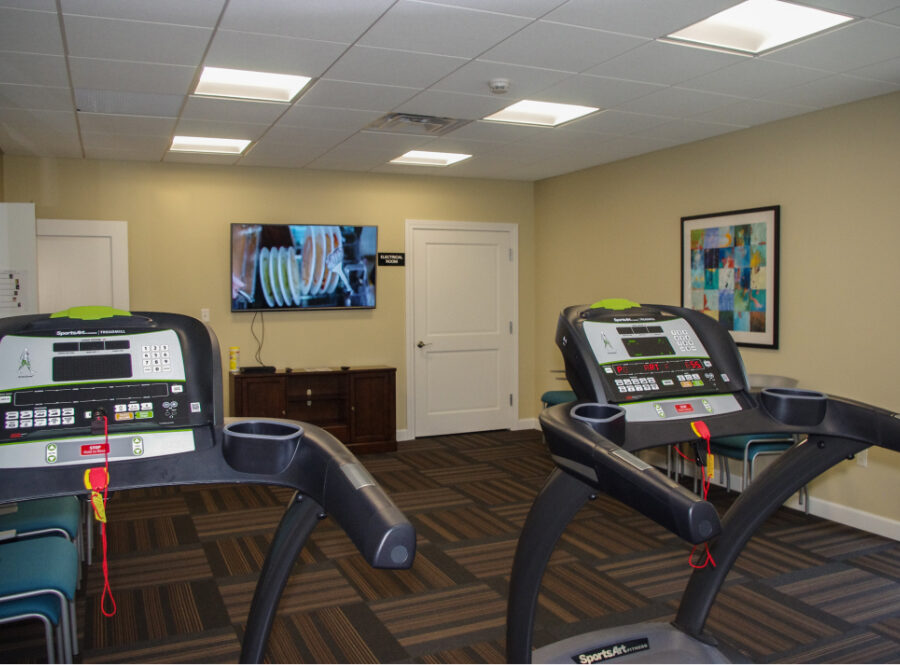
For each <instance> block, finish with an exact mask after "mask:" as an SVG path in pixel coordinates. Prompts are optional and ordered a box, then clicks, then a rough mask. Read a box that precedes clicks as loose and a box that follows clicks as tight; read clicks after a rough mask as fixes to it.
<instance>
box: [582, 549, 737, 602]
mask: <svg viewBox="0 0 900 665" xmlns="http://www.w3.org/2000/svg"><path fill="white" fill-rule="evenodd" d="M687 555H688V549H687V548H683V549H682V548H680V549H670V550H656V551H653V552H647V553H646V554H636V555H633V556H628V557H617V558H615V559H610V560H607V561H601V562H598V563H597V564H595V565H594V567H595V568H596V569H597V570H598V571H600V572H601V573H604V574H606V575H609V576H610V577H612V578H613V579H615V580H616V581H618V582H619V583H621V584H623V585H625V586H626V587H628V588H629V589H633V590H634V591H636V592H637V593H639V594H641V595H642V596H646V597H647V598H663V597H666V596H672V595H674V594H681V593H682V592H683V591H684V587H685V585H686V584H687V581H688V578H689V577H690V576H691V573H692V572H693V569H692V568H691V567H690V566H689V565H688V556H687ZM729 579H731V578H729Z"/></svg>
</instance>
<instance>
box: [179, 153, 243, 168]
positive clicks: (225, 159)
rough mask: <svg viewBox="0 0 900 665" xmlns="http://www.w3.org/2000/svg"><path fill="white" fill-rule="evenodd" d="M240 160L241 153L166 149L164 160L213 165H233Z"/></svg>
mask: <svg viewBox="0 0 900 665" xmlns="http://www.w3.org/2000/svg"><path fill="white" fill-rule="evenodd" d="M239 160H240V156H239V155H206V154H202V153H197V152H172V151H166V154H165V156H164V157H163V161H164V162H172V163H183V164H207V165H213V166H233V165H234V164H237V163H238V161H239Z"/></svg>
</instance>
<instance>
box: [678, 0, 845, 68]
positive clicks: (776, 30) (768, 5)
mask: <svg viewBox="0 0 900 665" xmlns="http://www.w3.org/2000/svg"><path fill="white" fill-rule="evenodd" d="M852 20H853V18H852V17H850V16H844V15H843V14H835V13H834V12H827V11H824V10H821V9H813V8H812V7H803V6H801V5H795V4H793V3H791V2H782V1H781V0H746V2H742V3H741V4H739V5H735V6H734V7H732V8H730V9H726V10H725V11H722V12H719V13H718V14H714V15H713V16H710V17H709V18H708V19H705V20H703V21H700V22H699V23H695V24H694V25H690V26H688V27H687V28H685V29H683V30H679V31H678V32H673V33H672V34H671V35H668V39H670V40H672V41H676V42H679V43H686V44H687V45H688V46H700V47H711V48H719V49H725V50H729V51H738V52H740V53H750V54H754V55H755V54H757V53H762V52H763V51H768V50H770V49H773V48H776V47H778V46H781V45H783V44H787V43H788V42H793V41H796V40H798V39H802V38H803V37H808V36H809V35H813V34H815V33H817V32H822V31H823V30H828V29H829V28H833V27H835V26H837V25H840V24H842V23H846V22H847V21H852Z"/></svg>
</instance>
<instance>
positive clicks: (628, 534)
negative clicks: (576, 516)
mask: <svg viewBox="0 0 900 665" xmlns="http://www.w3.org/2000/svg"><path fill="white" fill-rule="evenodd" d="M560 540H561V541H562V542H563V543H565V544H566V545H567V546H568V547H570V548H574V549H576V550H579V551H581V552H583V553H584V554H586V555H587V556H588V557H590V558H593V559H606V558H607V557H610V556H618V555H622V554H630V553H637V552H644V551H646V550H652V549H655V548H658V547H660V542H659V541H658V540H656V539H654V538H651V537H648V536H645V535H644V534H642V533H641V532H640V531H634V530H632V529H623V528H621V527H619V526H617V525H614V524H612V525H611V524H610V523H609V522H608V521H600V520H595V521H588V520H572V521H571V522H570V523H569V526H567V527H566V530H565V531H564V532H563V535H562V538H560Z"/></svg>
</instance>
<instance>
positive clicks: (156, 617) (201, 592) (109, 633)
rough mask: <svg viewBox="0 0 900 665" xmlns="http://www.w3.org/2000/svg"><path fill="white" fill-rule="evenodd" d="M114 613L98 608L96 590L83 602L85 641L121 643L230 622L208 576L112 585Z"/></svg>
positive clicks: (162, 638)
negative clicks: (137, 585) (136, 586)
mask: <svg viewBox="0 0 900 665" xmlns="http://www.w3.org/2000/svg"><path fill="white" fill-rule="evenodd" d="M113 594H114V596H115V601H116V614H115V616H113V617H105V616H103V615H102V614H101V612H100V600H101V599H100V596H99V594H97V595H93V596H89V597H88V599H87V603H86V605H85V625H84V634H85V643H87V644H90V645H102V646H104V647H109V646H116V647H123V646H128V645H131V644H135V643H142V642H148V641H152V640H165V639H167V638H168V637H169V636H173V635H189V634H194V633H201V632H203V631H206V630H209V629H212V628H221V627H223V626H228V624H229V623H230V621H229V618H228V615H227V614H225V613H224V612H223V609H224V608H223V607H222V601H221V598H220V597H219V591H218V588H217V587H216V585H215V583H214V582H213V581H212V580H208V581H195V582H190V583H174V584H165V585H153V586H145V587H143V588H140V589H118V590H116V589H115V588H113Z"/></svg>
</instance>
